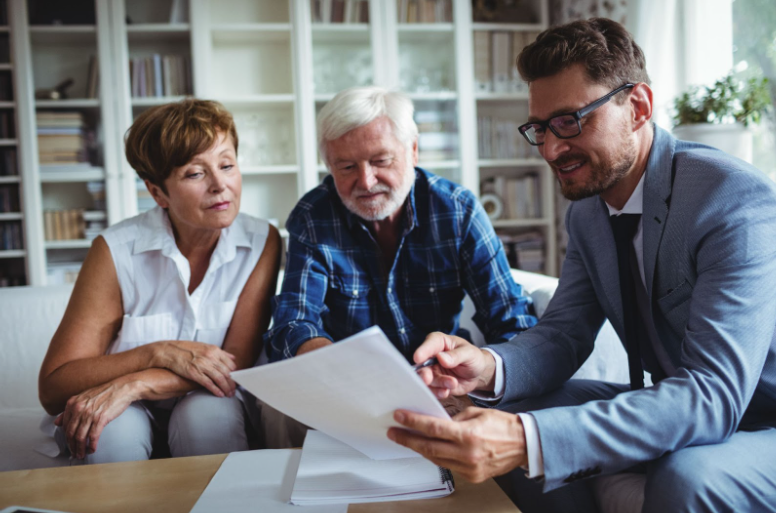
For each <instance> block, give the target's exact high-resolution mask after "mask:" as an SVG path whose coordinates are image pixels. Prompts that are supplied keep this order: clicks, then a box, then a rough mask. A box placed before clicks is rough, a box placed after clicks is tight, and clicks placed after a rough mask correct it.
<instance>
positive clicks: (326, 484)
mask: <svg viewBox="0 0 776 513" xmlns="http://www.w3.org/2000/svg"><path fill="white" fill-rule="evenodd" d="M454 490H455V487H454V482H453V476H452V474H451V473H450V471H449V470H447V469H445V468H442V467H439V466H437V465H435V464H433V463H431V462H430V461H428V460H426V459H423V458H397V459H389V460H373V459H371V458H369V457H368V456H366V455H364V454H363V453H361V452H359V451H357V450H356V449H354V448H352V447H350V446H349V445H347V444H345V443H343V442H340V441H339V440H337V439H335V438H332V437H330V436H328V435H326V434H324V433H322V432H320V431H313V430H310V431H308V432H307V437H306V438H305V441H304V446H303V448H302V458H301V461H300V462H299V469H298V470H297V473H296V480H295V481H294V487H293V490H292V492H291V503H292V504H296V505H300V506H301V505H312V504H341V503H351V504H352V503H359V502H384V501H399V500H417V499H431V498H437V497H445V496H447V495H450V494H451V493H453V491H454Z"/></svg>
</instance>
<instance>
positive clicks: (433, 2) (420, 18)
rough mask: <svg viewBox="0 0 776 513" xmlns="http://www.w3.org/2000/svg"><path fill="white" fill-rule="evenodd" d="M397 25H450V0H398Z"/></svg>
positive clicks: (451, 6)
mask: <svg viewBox="0 0 776 513" xmlns="http://www.w3.org/2000/svg"><path fill="white" fill-rule="evenodd" d="M396 9H397V11H398V12H397V13H396V14H397V19H398V22H399V23H451V22H452V21H453V2H452V0H398V1H397V2H396Z"/></svg>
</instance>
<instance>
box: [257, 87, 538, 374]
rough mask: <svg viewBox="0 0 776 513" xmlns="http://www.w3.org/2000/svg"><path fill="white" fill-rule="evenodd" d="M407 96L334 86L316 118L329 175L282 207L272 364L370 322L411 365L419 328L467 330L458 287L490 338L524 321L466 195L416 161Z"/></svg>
mask: <svg viewBox="0 0 776 513" xmlns="http://www.w3.org/2000/svg"><path fill="white" fill-rule="evenodd" d="M412 116H413V106H412V102H411V101H410V100H409V99H408V98H407V97H406V96H404V95H403V94H401V93H397V92H389V91H387V90H385V89H382V88H379V87H358V88H351V89H347V90H345V91H342V92H340V93H339V94H338V95H337V96H336V97H335V98H334V99H332V100H331V101H330V102H329V103H328V104H326V106H324V108H323V109H322V110H321V112H320V114H319V116H318V141H319V149H320V153H321V156H322V157H323V160H324V162H325V163H326V166H327V168H328V169H329V171H330V173H331V174H330V175H329V176H327V177H326V179H325V180H324V181H323V183H322V184H321V185H320V186H319V187H317V188H316V189H314V190H312V191H310V192H309V193H308V194H306V195H305V196H304V197H303V198H302V199H301V200H300V201H299V203H298V204H297V206H296V207H295V208H294V210H293V212H291V216H290V217H289V219H288V222H287V223H286V226H287V228H288V231H289V245H288V259H287V263H286V271H285V277H284V280H283V286H282V291H281V293H280V294H279V295H278V296H277V297H276V298H275V303H274V313H273V321H274V322H273V328H272V329H271V330H270V331H269V332H268V333H267V334H266V335H265V338H264V340H265V342H266V344H267V348H268V355H269V357H270V360H272V361H277V360H281V359H284V358H291V357H293V356H295V355H299V354H303V353H306V352H308V351H312V350H314V349H317V348H320V347H323V346H326V345H329V344H332V343H333V342H336V341H338V340H341V339H344V338H346V337H348V336H350V335H353V334H355V333H358V332H359V331H361V330H363V329H366V328H368V327H370V326H374V325H378V326H380V327H381V328H382V330H383V331H384V332H385V333H386V335H387V336H388V338H389V339H390V340H391V341H392V342H393V344H394V345H395V346H396V348H397V349H398V350H399V351H401V352H402V353H403V354H404V355H405V356H406V357H407V359H408V360H410V359H411V358H412V354H413V353H414V352H415V350H416V349H417V348H418V346H419V345H420V344H421V343H422V342H423V340H424V339H425V337H426V335H428V333H431V332H434V331H441V332H444V333H449V334H452V335H458V336H462V337H465V338H466V337H468V333H465V330H461V329H460V327H459V323H458V319H459V316H460V312H461V308H462V301H463V298H464V294H465V293H468V294H469V296H471V298H472V300H473V302H474V305H475V308H476V315H475V316H474V321H475V323H476V324H477V326H478V327H479V328H480V330H481V331H482V332H483V334H484V335H485V338H486V340H487V341H488V342H490V343H499V342H505V341H507V340H509V339H511V338H513V337H514V336H515V335H517V334H518V333H520V332H521V331H523V330H525V329H527V328H529V327H531V326H533V325H534V324H535V322H536V319H535V318H534V317H533V316H532V315H531V314H530V313H529V299H528V298H527V297H525V296H523V295H522V294H521V288H520V286H519V285H517V284H516V283H515V282H514V281H513V280H512V278H511V275H510V272H509V265H508V264H507V260H506V257H505V255H504V251H503V248H502V245H501V243H500V241H499V239H498V238H497V237H496V234H495V233H494V231H493V228H492V226H491V224H490V221H489V220H488V217H487V215H486V214H485V212H484V210H483V209H482V207H481V206H480V204H479V203H478V202H477V200H476V198H475V197H474V195H473V194H472V193H471V192H470V191H467V190H466V189H464V188H462V187H460V186H459V185H456V184H454V183H452V182H450V181H448V180H445V179H444V178H441V177H438V176H435V175H433V174H431V173H429V172H427V171H424V170H422V169H420V168H417V167H415V165H416V164H417V161H418V143H417V139H418V129H417V126H416V125H415V122H414V121H413V118H412Z"/></svg>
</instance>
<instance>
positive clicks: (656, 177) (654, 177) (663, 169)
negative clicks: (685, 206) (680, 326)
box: [641, 126, 676, 298]
mask: <svg viewBox="0 0 776 513" xmlns="http://www.w3.org/2000/svg"><path fill="white" fill-rule="evenodd" d="M675 146H676V139H674V138H673V137H672V136H671V135H669V134H668V132H666V131H665V130H663V129H662V128H660V127H658V126H655V137H654V140H653V141H652V149H651V150H650V155H649V159H648V161H647V170H646V176H645V177H644V207H643V208H644V210H643V214H642V216H641V226H642V229H643V234H644V235H643V237H644V278H645V280H646V282H647V283H646V285H647V295H648V296H649V297H650V298H651V297H652V284H653V281H654V278H655V264H656V262H657V250H658V248H659V247H660V240H661V238H662V236H663V230H664V228H665V225H666V218H667V217H668V202H669V199H670V197H671V186H672V172H673V160H674V149H675Z"/></svg>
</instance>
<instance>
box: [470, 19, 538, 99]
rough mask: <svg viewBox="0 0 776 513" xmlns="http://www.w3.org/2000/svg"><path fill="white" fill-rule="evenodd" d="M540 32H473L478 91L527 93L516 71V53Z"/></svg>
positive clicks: (475, 74)
mask: <svg viewBox="0 0 776 513" xmlns="http://www.w3.org/2000/svg"><path fill="white" fill-rule="evenodd" d="M537 35H538V32H500V31H482V30H477V31H475V32H474V36H473V37H474V80H475V84H476V89H477V91H479V92H494V93H510V92H526V91H528V87H527V86H526V84H525V82H523V80H522V79H521V78H520V75H519V73H518V72H517V66H516V61H517V56H518V55H520V52H521V51H522V49H523V48H525V47H526V46H527V45H529V44H530V43H532V42H533V41H534V40H535V39H536V36H537Z"/></svg>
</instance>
